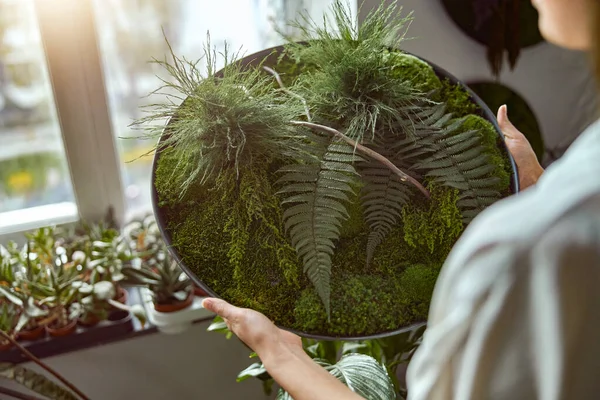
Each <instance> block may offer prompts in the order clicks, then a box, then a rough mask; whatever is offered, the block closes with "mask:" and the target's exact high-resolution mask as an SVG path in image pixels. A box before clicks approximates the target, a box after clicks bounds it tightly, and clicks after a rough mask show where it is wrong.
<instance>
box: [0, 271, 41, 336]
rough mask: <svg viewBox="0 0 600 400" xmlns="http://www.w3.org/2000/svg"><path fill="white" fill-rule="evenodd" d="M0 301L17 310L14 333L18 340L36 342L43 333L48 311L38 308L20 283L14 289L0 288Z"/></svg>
mask: <svg viewBox="0 0 600 400" xmlns="http://www.w3.org/2000/svg"><path fill="white" fill-rule="evenodd" d="M0 299H5V300H7V301H8V302H10V303H12V304H13V306H14V307H16V309H18V310H19V312H18V314H19V318H18V321H17V325H16V326H15V333H16V334H17V338H18V339H19V340H30V341H33V340H37V339H39V338H41V337H42V336H43V335H44V334H45V333H46V331H45V327H44V326H45V322H46V321H45V318H46V317H47V315H48V311H47V310H45V309H43V308H42V307H40V306H39V304H38V303H37V301H36V300H35V298H34V297H33V296H32V295H31V294H30V293H29V292H28V290H27V288H26V287H25V285H23V284H22V283H21V285H20V286H17V287H16V288H7V287H3V286H0Z"/></svg>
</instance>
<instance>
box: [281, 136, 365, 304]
mask: <svg viewBox="0 0 600 400" xmlns="http://www.w3.org/2000/svg"><path fill="white" fill-rule="evenodd" d="M323 144H324V145H323ZM317 145H321V146H320V147H321V149H322V151H321V157H320V160H308V161H307V162H306V163H305V164H292V165H288V166H285V167H283V168H281V169H280V172H281V173H283V174H284V175H283V176H282V177H281V178H280V179H279V180H278V182H277V183H278V184H280V185H281V186H282V187H281V190H279V192H278V194H280V195H282V197H283V200H282V204H283V205H284V206H285V209H284V211H283V221H284V226H285V230H286V233H288V234H289V236H290V239H291V242H292V246H294V248H295V249H296V252H297V254H298V257H299V258H300V260H302V263H303V265H304V272H305V273H306V274H307V275H308V277H309V279H310V280H311V282H312V284H313V285H314V287H315V289H316V291H317V293H318V295H319V297H320V298H321V300H322V301H323V304H324V305H325V309H326V310H327V313H328V314H329V296H330V276H331V257H332V255H333V252H334V247H335V242H336V240H337V239H339V236H340V227H341V225H342V221H344V220H345V219H347V218H348V212H347V210H346V205H345V204H347V202H348V201H349V194H352V193H353V192H354V189H353V184H354V183H355V180H356V176H357V173H356V170H355V169H354V167H353V166H352V163H353V162H355V161H359V160H360V158H359V157H358V156H356V155H355V154H354V149H353V148H352V147H351V146H348V145H346V144H343V143H338V142H335V141H334V139H332V138H327V139H326V140H325V142H324V143H317ZM317 147H319V146H317Z"/></svg>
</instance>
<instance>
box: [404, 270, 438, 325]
mask: <svg viewBox="0 0 600 400" xmlns="http://www.w3.org/2000/svg"><path fill="white" fill-rule="evenodd" d="M440 268H441V265H440V264H433V265H423V264H415V265H411V266H410V267H408V268H406V270H404V273H403V274H402V276H401V277H400V284H399V287H398V293H399V294H400V301H401V302H402V303H403V304H405V305H406V306H407V307H408V308H409V310H408V313H407V314H408V315H409V316H410V317H411V320H413V321H424V320H425V319H426V318H427V314H428V313H429V302H430V301H431V295H432V294H433V289H434V287H435V283H436V281H437V277H438V274H439V272H440Z"/></svg>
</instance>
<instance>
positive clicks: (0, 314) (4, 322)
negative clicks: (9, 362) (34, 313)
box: [0, 301, 19, 352]
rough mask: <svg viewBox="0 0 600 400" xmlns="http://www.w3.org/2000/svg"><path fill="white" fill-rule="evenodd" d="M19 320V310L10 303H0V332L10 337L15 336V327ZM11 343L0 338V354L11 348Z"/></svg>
mask: <svg viewBox="0 0 600 400" xmlns="http://www.w3.org/2000/svg"><path fill="white" fill-rule="evenodd" d="M18 320H19V309H18V308H17V307H16V306H15V305H14V304H12V303H9V302H6V301H5V302H0V330H2V331H3V332H6V333H7V334H8V335H10V336H11V337H14V336H16V327H17V323H18ZM12 346H13V345H12V343H11V342H10V341H9V340H6V339H5V338H1V337H0V352H1V351H5V350H8V349H10V348H11V347H12Z"/></svg>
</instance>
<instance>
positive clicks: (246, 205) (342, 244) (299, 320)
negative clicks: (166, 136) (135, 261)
mask: <svg viewBox="0 0 600 400" xmlns="http://www.w3.org/2000/svg"><path fill="white" fill-rule="evenodd" d="M390 54H391V55H390V57H391V59H393V65H394V67H393V68H391V73H392V74H402V75H403V76H406V77H407V78H408V79H410V80H417V81H418V82H420V84H419V86H418V88H419V89H420V90H421V91H424V92H429V91H433V92H432V93H434V94H433V96H434V97H433V99H434V100H439V99H444V100H445V101H447V103H448V108H449V111H450V112H452V113H453V114H454V117H466V119H465V122H464V125H463V128H462V129H463V131H464V130H471V129H475V130H477V131H478V132H479V133H480V135H481V139H482V140H481V142H482V145H484V146H485V147H486V149H487V152H488V154H489V157H490V161H491V162H492V163H493V164H494V165H496V166H497V168H496V171H495V172H494V174H496V175H497V176H499V177H500V178H501V181H502V183H501V184H499V186H502V187H503V188H504V189H506V188H507V187H508V184H509V173H508V172H507V171H510V169H509V168H508V167H509V166H507V164H506V157H505V155H504V154H503V152H502V151H501V150H500V149H499V148H498V136H497V134H496V132H495V130H494V127H493V126H492V124H490V123H489V122H487V121H485V120H484V119H482V118H481V117H479V116H477V115H473V113H476V112H477V111H478V109H477V107H476V106H475V105H474V104H473V103H472V101H471V100H470V98H469V95H468V93H467V92H465V91H464V90H463V89H462V88H460V87H459V86H456V85H452V84H450V82H449V81H447V80H442V81H440V79H439V78H438V77H437V76H436V75H435V73H434V72H433V69H431V67H430V66H429V65H427V64H425V63H423V62H422V61H420V60H418V59H416V58H415V57H412V56H408V55H405V54H402V53H390ZM278 70H280V72H282V77H283V78H284V79H285V81H286V83H288V84H291V83H292V82H293V81H294V79H295V76H296V75H297V74H298V73H299V72H301V71H302V68H300V67H299V64H295V63H294V62H293V61H291V60H290V59H283V61H282V62H281V64H280V65H278ZM182 162H185V160H179V159H176V158H175V157H174V156H173V154H171V153H170V152H169V150H168V149H167V150H164V151H163V152H162V153H161V157H160V159H159V162H158V168H157V170H156V180H155V186H156V188H157V191H158V196H159V204H160V206H161V207H162V212H163V213H165V214H166V220H167V221H169V222H168V229H169V232H170V233H171V236H172V244H173V246H174V247H175V248H176V249H177V251H178V253H179V254H180V256H181V258H182V259H183V262H184V263H185V264H186V265H187V266H188V267H189V268H190V269H191V270H192V271H193V272H194V273H195V274H197V275H198V276H199V277H200V278H201V279H202V280H203V281H204V282H205V283H206V284H207V285H208V286H209V287H210V288H211V289H212V290H213V291H215V292H216V293H218V294H219V295H220V296H222V297H223V298H224V299H226V300H228V301H230V302H232V303H233V304H235V305H238V306H242V307H250V308H253V309H256V310H258V311H260V312H262V313H264V314H265V315H267V316H268V317H269V318H271V319H272V320H273V321H274V322H275V323H277V324H279V325H281V326H285V327H291V328H294V329H297V330H300V331H304V332H308V333H315V334H325V335H333V336H340V337H343V336H358V335H369V334H374V333H380V332H384V331H390V330H394V329H398V328H400V327H403V326H407V325H410V324H412V323H415V322H420V321H424V320H426V318H427V313H428V308H429V302H430V299H431V293H432V291H433V288H434V285H435V281H436V278H437V276H438V273H439V270H440V268H441V265H442V264H443V261H444V260H445V258H446V256H447V255H448V252H449V251H450V249H451V247H452V245H453V244H454V243H455V241H456V240H457V239H458V237H459V236H460V234H461V233H462V231H463V229H464V226H463V222H462V218H461V213H460V211H459V209H458V207H457V201H458V199H459V193H458V191H457V190H455V189H449V188H444V187H436V186H434V185H431V184H430V185H429V189H430V191H431V200H430V201H426V200H417V201H415V202H413V203H411V205H409V206H405V207H404V209H403V210H402V213H401V214H402V215H401V221H400V223H398V224H397V226H395V227H394V229H393V230H392V231H391V232H390V233H389V234H388V235H387V237H386V239H385V240H384V241H383V243H381V245H380V246H378V248H377V250H376V251H375V254H374V257H373V260H372V262H371V263H370V264H369V265H368V266H367V263H366V254H365V248H366V244H367V240H368V234H369V231H368V228H367V225H366V223H365V220H364V216H363V209H362V206H361V204H360V201H359V199H358V195H356V197H354V198H351V199H350V200H351V202H350V204H351V205H350V207H349V209H348V211H349V218H348V219H347V220H346V221H345V222H344V223H343V225H342V226H341V229H340V231H341V234H340V240H339V241H338V242H337V243H336V250H335V254H334V255H333V268H332V277H331V281H332V282H335V284H333V285H332V293H331V314H330V319H329V320H328V318H327V315H326V312H325V310H324V307H323V305H322V303H321V300H320V299H319V296H317V293H316V291H315V290H314V289H313V287H312V286H311V284H310V282H309V281H308V279H307V278H306V277H305V276H304V274H303V271H302V269H303V267H302V263H301V262H300V261H299V260H298V258H297V256H296V252H295V250H294V248H293V247H292V246H291V244H290V243H289V241H288V239H287V236H286V232H285V230H284V228H283V223H282V208H281V204H280V199H279V197H278V196H277V195H276V194H275V193H274V189H273V187H274V183H275V181H276V179H277V176H276V174H275V173H274V171H276V170H277V166H276V165H274V164H273V162H272V161H270V160H268V159H265V160H263V161H262V162H260V163H255V165H262V166H263V167H261V168H258V169H257V168H255V169H252V170H242V171H240V172H239V175H238V174H235V175H234V173H233V172H232V173H231V174H225V175H223V176H222V177H220V181H219V182H217V183H216V184H215V185H214V186H210V187H207V186H205V187H200V186H194V187H192V188H191V189H190V190H188V191H187V192H186V194H185V196H184V197H182V196H181V194H180V191H179V190H178V187H179V184H180V182H177V180H176V179H173V177H174V176H177V174H174V173H173V172H174V171H176V170H177V169H178V168H180V167H181V165H182V164H181V163H182ZM356 189H357V190H356V193H359V192H360V190H359V189H360V188H356Z"/></svg>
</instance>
